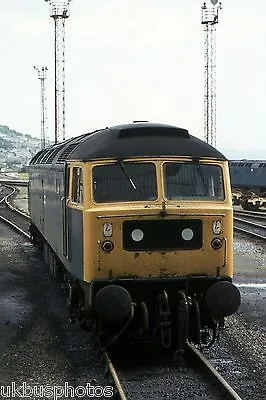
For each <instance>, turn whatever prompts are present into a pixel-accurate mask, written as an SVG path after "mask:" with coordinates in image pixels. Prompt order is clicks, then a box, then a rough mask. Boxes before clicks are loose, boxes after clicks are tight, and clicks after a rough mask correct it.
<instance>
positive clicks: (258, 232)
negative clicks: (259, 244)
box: [234, 210, 266, 240]
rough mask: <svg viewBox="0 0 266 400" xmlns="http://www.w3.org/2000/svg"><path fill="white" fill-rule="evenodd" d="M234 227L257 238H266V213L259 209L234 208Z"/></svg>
mask: <svg viewBox="0 0 266 400" xmlns="http://www.w3.org/2000/svg"><path fill="white" fill-rule="evenodd" d="M234 229H235V230H236V231H239V232H242V233H245V234H247V235H249V236H252V237H254V238H257V239H261V240H265V239H266V215H265V213H263V212H257V211H242V210H237V211H236V210H234Z"/></svg>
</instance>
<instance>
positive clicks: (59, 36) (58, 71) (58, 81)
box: [44, 0, 71, 143]
mask: <svg viewBox="0 0 266 400" xmlns="http://www.w3.org/2000/svg"><path fill="white" fill-rule="evenodd" d="M44 1H46V2H49V3H50V17H52V18H53V19H54V34H55V42H54V52H55V143H58V142H60V141H62V140H65V136H66V132H65V21H66V18H68V17H69V3H70V1H71V0H44Z"/></svg>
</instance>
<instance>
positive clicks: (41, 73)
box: [33, 65, 48, 149]
mask: <svg viewBox="0 0 266 400" xmlns="http://www.w3.org/2000/svg"><path fill="white" fill-rule="evenodd" d="M33 68H34V69H36V70H37V71H38V79H40V81H41V148H42V149H45V147H46V129H47V107H46V88H45V80H46V78H47V70H48V68H47V67H38V66H36V65H35V66H34V67H33Z"/></svg>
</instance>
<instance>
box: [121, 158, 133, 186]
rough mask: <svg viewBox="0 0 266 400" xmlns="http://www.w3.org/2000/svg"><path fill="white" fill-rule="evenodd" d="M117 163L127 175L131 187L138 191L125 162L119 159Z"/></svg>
mask: <svg viewBox="0 0 266 400" xmlns="http://www.w3.org/2000/svg"><path fill="white" fill-rule="evenodd" d="M117 162H118V164H119V165H120V167H121V168H122V170H123V171H124V173H125V175H126V177H127V179H128V180H129V182H130V184H131V186H132V187H133V189H135V190H136V189H137V186H136V185H135V183H134V182H133V180H132V179H131V177H130V176H129V174H128V172H127V170H126V168H125V164H124V162H123V161H122V160H121V159H117Z"/></svg>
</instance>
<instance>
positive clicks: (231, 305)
mask: <svg viewBox="0 0 266 400" xmlns="http://www.w3.org/2000/svg"><path fill="white" fill-rule="evenodd" d="M205 301H206V305H207V307H208V309H209V310H210V312H211V313H212V315H213V316H214V317H227V316H228V315H232V314H234V313H235V312H236V311H237V309H238V307H239V306H240V303H241V295H240V292H239V290H238V288H237V287H236V286H235V285H233V284H232V283H230V282H226V281H222V282H216V283H214V284H213V285H212V286H211V287H210V288H209V289H208V291H207V294H206V298H205Z"/></svg>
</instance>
